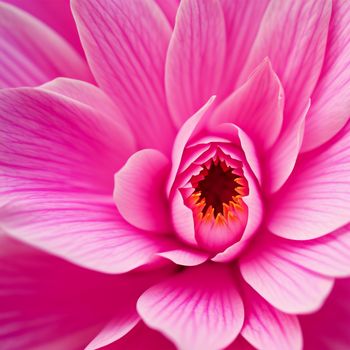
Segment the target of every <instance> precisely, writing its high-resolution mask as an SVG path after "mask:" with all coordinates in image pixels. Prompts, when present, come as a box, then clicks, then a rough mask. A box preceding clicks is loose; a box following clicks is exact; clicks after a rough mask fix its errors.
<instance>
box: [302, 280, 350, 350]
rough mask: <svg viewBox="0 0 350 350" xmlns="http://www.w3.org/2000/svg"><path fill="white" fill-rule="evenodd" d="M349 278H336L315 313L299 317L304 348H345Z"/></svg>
mask: <svg viewBox="0 0 350 350" xmlns="http://www.w3.org/2000/svg"><path fill="white" fill-rule="evenodd" d="M349 295H350V279H349V278H348V279H342V280H337V281H336V283H335V286H334V289H333V291H332V294H331V295H330V297H329V298H328V299H327V301H326V303H325V305H324V306H323V308H322V309H321V310H320V311H318V312H317V313H314V314H311V315H306V316H303V317H300V321H301V326H302V329H303V334H304V343H305V346H304V349H305V350H315V349H317V350H347V349H349V344H350V333H349V324H350V303H349Z"/></svg>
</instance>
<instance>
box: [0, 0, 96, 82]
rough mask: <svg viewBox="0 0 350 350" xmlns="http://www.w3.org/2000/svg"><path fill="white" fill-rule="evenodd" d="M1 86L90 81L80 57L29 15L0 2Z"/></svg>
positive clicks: (62, 40)
mask: <svg viewBox="0 0 350 350" xmlns="http://www.w3.org/2000/svg"><path fill="white" fill-rule="evenodd" d="M0 35H1V41H0V50H1V57H0V87H1V88H4V87H17V86H35V85H40V84H42V83H44V82H47V81H49V80H51V79H53V78H56V77H58V76H67V77H71V78H78V79H81V80H87V81H90V80H91V76H90V73H89V69H88V67H87V65H86V63H85V62H84V61H83V59H82V58H81V57H80V55H79V54H78V53H77V52H76V51H75V50H74V49H73V48H72V47H71V46H70V45H69V44H68V43H67V42H66V41H65V40H64V39H63V38H62V37H60V36H59V35H58V34H57V33H55V32H54V31H53V30H52V29H51V28H49V27H48V26H46V25H45V24H44V23H42V22H40V21H39V20H38V19H36V18H34V17H33V16H31V15H30V14H28V13H26V12H24V11H22V10H20V9H18V8H16V7H14V6H11V5H9V4H5V3H3V2H1V3H0Z"/></svg>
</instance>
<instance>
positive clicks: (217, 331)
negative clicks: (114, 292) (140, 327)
mask: <svg viewBox="0 0 350 350" xmlns="http://www.w3.org/2000/svg"><path fill="white" fill-rule="evenodd" d="M137 310H138V312H139V314H140V315H141V317H142V319H143V320H144V321H145V322H146V324H147V325H149V326H150V327H151V328H155V329H157V330H159V331H161V332H162V333H164V334H166V335H167V336H168V337H169V338H170V339H171V340H173V341H174V342H175V344H177V346H178V347H179V348H181V349H184V350H185V349H186V350H187V349H188V350H189V349H191V350H202V349H206V350H214V349H219V348H223V347H225V346H227V345H229V344H230V343H231V342H232V341H233V340H234V339H235V338H236V337H237V335H238V333H239V331H240V329H241V327H242V324H243V318H244V315H243V314H244V310H243V304H242V300H241V298H240V296H239V294H238V291H237V289H236V286H235V284H234V277H233V272H232V271H231V270H230V269H229V268H227V267H226V266H223V265H221V266H220V265H211V264H207V265H201V266H199V267H191V268H189V269H186V270H184V271H182V272H179V273H178V274H177V275H175V276H174V277H171V278H169V279H167V280H166V281H165V282H163V283H160V284H158V285H156V286H154V287H151V288H150V289H148V290H147V291H146V292H145V293H144V294H143V295H142V296H141V297H140V298H139V301H138V303H137Z"/></svg>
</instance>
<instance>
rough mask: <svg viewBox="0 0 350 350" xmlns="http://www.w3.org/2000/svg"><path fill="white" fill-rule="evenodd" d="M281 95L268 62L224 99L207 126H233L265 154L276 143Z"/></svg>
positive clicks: (281, 119) (279, 84)
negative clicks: (225, 124) (228, 124)
mask: <svg viewBox="0 0 350 350" xmlns="http://www.w3.org/2000/svg"><path fill="white" fill-rule="evenodd" d="M283 107H284V95H283V88H282V86H281V83H280V82H279V80H278V77H277V76H276V74H275V73H274V72H273V70H272V67H271V64H270V62H269V61H268V60H264V62H263V63H262V64H260V65H259V67H258V68H257V69H256V70H255V71H254V73H253V74H252V75H251V76H250V78H249V79H248V81H247V82H246V83H245V84H244V85H243V86H241V87H240V88H239V89H238V90H236V91H234V92H233V94H231V95H230V96H229V97H228V98H227V99H226V100H224V101H223V102H222V103H221V104H220V105H219V106H218V107H217V108H216V109H215V112H214V113H213V116H212V117H211V118H210V123H211V124H212V125H213V127H214V126H215V125H219V124H221V123H233V124H235V125H237V126H238V127H240V128H241V129H243V130H244V131H245V132H246V133H247V134H248V135H249V136H250V138H251V139H252V140H253V141H254V144H255V146H256V148H257V149H258V150H259V151H260V152H264V151H265V150H266V149H268V148H270V147H271V146H272V145H273V143H274V142H275V141H276V139H277V137H278V135H279V133H280V131H281V127H282V122H283Z"/></svg>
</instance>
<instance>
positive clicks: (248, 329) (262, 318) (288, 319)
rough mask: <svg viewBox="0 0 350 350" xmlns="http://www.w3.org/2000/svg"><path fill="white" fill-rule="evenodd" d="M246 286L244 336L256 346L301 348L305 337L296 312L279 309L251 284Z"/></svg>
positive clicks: (277, 349)
mask: <svg viewBox="0 0 350 350" xmlns="http://www.w3.org/2000/svg"><path fill="white" fill-rule="evenodd" d="M243 289H244V310H245V316H244V325H243V329H242V332H241V333H242V335H243V337H244V338H245V339H247V340H248V341H249V342H250V343H251V344H253V345H254V347H255V348H256V349H261V350H280V349H285V350H301V349H302V344H303V339H302V333H301V328H300V324H299V321H298V318H297V316H292V315H287V314H285V313H283V312H281V311H278V310H277V309H275V308H274V307H273V306H272V305H270V304H269V303H268V302H266V301H265V300H264V299H263V298H262V297H261V296H259V295H258V294H257V293H256V292H254V291H253V290H252V289H251V288H249V287H248V286H244V287H243Z"/></svg>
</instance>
